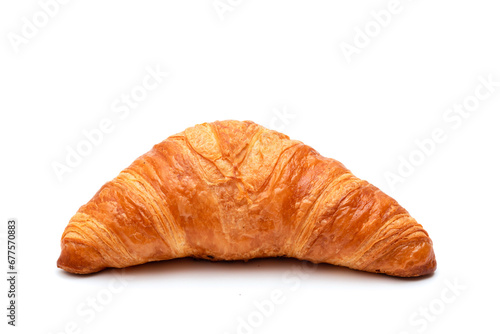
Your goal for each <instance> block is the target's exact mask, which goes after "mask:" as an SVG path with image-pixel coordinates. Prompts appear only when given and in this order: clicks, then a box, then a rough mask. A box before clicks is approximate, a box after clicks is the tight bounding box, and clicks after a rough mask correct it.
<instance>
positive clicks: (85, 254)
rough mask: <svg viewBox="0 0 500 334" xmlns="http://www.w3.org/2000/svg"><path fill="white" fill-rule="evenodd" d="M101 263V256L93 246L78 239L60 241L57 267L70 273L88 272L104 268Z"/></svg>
mask: <svg viewBox="0 0 500 334" xmlns="http://www.w3.org/2000/svg"><path fill="white" fill-rule="evenodd" d="M102 263H103V259H102V256H101V255H100V254H99V252H98V251H97V250H96V249H95V248H94V247H92V246H89V245H87V244H84V243H82V242H79V241H72V240H63V241H62V243H61V255H60V256H59V259H58V260H57V267H58V268H60V269H63V270H65V271H67V272H69V273H72V274H90V273H95V272H98V271H101V270H102V269H104V268H105V266H103V264H102Z"/></svg>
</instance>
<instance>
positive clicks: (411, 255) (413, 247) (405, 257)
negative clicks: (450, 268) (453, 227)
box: [364, 239, 437, 277]
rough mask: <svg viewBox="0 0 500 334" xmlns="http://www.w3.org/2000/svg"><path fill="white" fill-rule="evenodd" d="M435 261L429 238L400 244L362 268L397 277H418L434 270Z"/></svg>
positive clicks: (435, 266)
mask: <svg viewBox="0 0 500 334" xmlns="http://www.w3.org/2000/svg"><path fill="white" fill-rule="evenodd" d="M436 268H437V262H436V257H435V255H434V249H433V247H432V241H431V240H430V239H427V240H420V241H413V242H411V243H408V244H401V245H399V247H396V248H394V249H393V250H392V251H391V252H388V253H386V254H385V255H384V256H382V257H381V258H378V259H377V260H376V261H374V262H372V263H371V264H370V265H369V266H367V267H366V268H365V269H364V270H366V271H371V272H375V273H383V274H386V275H389V276H397V277H420V276H426V275H430V274H432V273H433V272H434V271H436Z"/></svg>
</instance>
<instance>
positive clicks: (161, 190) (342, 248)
mask: <svg viewBox="0 0 500 334" xmlns="http://www.w3.org/2000/svg"><path fill="white" fill-rule="evenodd" d="M61 248H62V252H61V256H60V258H59V260H58V262H57V265H58V267H60V268H62V269H64V270H66V271H68V272H71V273H78V274H87V273H93V272H97V271H100V270H102V269H104V268H107V267H114V268H123V267H128V266H133V265H137V264H141V263H145V262H150V261H160V260H167V259H174V258H180V257H195V258H205V259H211V260H248V259H253V258H262V257H275V256H285V257H294V258H297V259H301V260H309V261H312V262H314V263H330V264H334V265H339V266H346V267H349V268H353V269H357V270H363V271H369V272H376V273H385V274H388V275H393V276H401V277H411V276H421V275H425V274H429V273H432V272H434V270H435V269H436V260H435V257H434V252H433V248H432V241H431V239H430V238H429V236H428V234H427V232H426V231H425V230H424V229H423V228H422V226H421V225H419V224H418V223H417V222H416V221H415V219H413V218H412V217H411V216H410V215H409V214H408V212H407V211H406V210H405V209H403V208H402V207H401V206H400V205H399V204H398V203H397V202H396V201H395V200H394V199H392V198H391V197H389V196H387V195H386V194H384V193H383V192H381V191H380V190H379V189H377V188H376V187H374V186H373V185H371V184H369V183H368V182H366V181H363V180H360V179H358V178H356V177H355V176H354V175H353V174H352V173H351V172H350V171H349V170H347V169H346V168H345V167H344V166H343V165H342V164H341V163H340V162H338V161H336V160H333V159H329V158H325V157H322V156H321V155H319V154H318V153H317V152H316V151H315V150H313V149H312V148H311V147H309V146H307V145H304V144H303V143H301V142H299V141H294V140H290V139H289V138H288V137H287V136H286V135H284V134H281V133H279V132H276V131H272V130H268V129H266V128H264V127H262V126H260V125H257V124H255V123H252V122H250V121H246V122H239V121H223V122H215V123H205V124H200V125H197V126H195V127H192V128H188V129H186V130H185V131H183V132H181V133H179V134H176V135H174V136H171V137H169V138H167V139H166V140H164V141H163V142H161V143H159V144H157V145H155V146H154V147H153V149H152V150H151V151H149V152H148V153H146V154H144V155H143V156H141V157H139V158H138V159H137V160H136V161H134V162H133V163H132V165H130V166H129V167H128V168H126V169H124V170H123V171H122V172H121V173H120V174H119V175H118V176H117V177H116V178H115V179H113V180H112V181H110V182H108V183H106V184H105V185H104V186H103V187H102V188H101V189H100V190H99V191H98V192H97V193H96V194H95V196H94V197H93V198H92V199H91V200H90V201H89V202H88V203H87V204H85V205H83V206H82V207H81V208H80V209H79V210H78V212H77V213H76V214H75V215H74V216H73V217H72V218H71V220H70V222H69V224H68V226H67V227H66V229H65V231H64V234H63V236H62V240H61Z"/></svg>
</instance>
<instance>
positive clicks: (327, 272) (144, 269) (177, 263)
mask: <svg viewBox="0 0 500 334" xmlns="http://www.w3.org/2000/svg"><path fill="white" fill-rule="evenodd" d="M292 269H294V270H302V271H304V272H305V273H306V274H307V277H309V278H310V277H313V276H317V277H322V278H324V277H328V279H336V280H337V279H338V280H344V279H349V280H350V281H352V280H354V281H356V280H364V279H366V278H369V279H370V280H376V281H385V282H387V281H392V282H395V281H399V282H412V281H421V280H425V279H428V278H430V277H432V276H433V275H434V273H431V274H427V275H423V276H418V277H397V276H390V275H386V274H382V275H381V274H380V273H371V272H365V271H360V270H355V269H350V268H347V267H342V266H336V265H332V264H328V263H319V264H314V263H312V262H309V261H306V260H298V259H295V258H288V257H271V258H257V259H252V260H248V261H243V260H234V261H211V260H209V259H200V258H191V257H187V258H177V259H171V260H163V261H153V262H148V263H144V264H139V265H135V266H131V267H126V268H106V269H104V270H102V271H100V272H96V273H91V274H85V275H78V274H72V273H68V272H66V271H64V270H58V272H59V273H60V275H62V276H63V277H64V276H66V277H71V278H72V279H74V278H75V277H76V278H80V279H89V278H91V277H94V276H104V277H105V276H111V275H113V272H115V271H117V272H119V273H120V274H121V273H123V274H126V275H127V276H130V277H133V278H139V279H141V278H145V279H149V278H152V277H154V278H157V279H166V278H168V277H178V276H182V277H185V275H186V274H188V275H190V276H192V277H199V276H200V275H203V277H204V279H206V280H210V279H214V280H218V279H220V278H221V277H223V276H226V277H227V276H229V277H231V278H243V277H247V276H248V275H254V276H259V275H263V276H269V275H274V276H276V275H282V274H283V273H286V272H287V271H290V270H292Z"/></svg>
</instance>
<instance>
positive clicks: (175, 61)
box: [0, 0, 500, 334]
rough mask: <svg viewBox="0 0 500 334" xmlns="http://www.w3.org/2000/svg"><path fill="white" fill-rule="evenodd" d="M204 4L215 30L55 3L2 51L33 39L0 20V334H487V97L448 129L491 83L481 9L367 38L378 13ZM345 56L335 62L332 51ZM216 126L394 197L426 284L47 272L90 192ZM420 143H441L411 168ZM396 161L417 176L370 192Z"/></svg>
mask: <svg viewBox="0 0 500 334" xmlns="http://www.w3.org/2000/svg"><path fill="white" fill-rule="evenodd" d="M46 1H47V0H45V1H44V2H46ZM222 3H223V4H225V3H229V6H231V7H230V10H228V11H227V12H225V13H223V14H222V18H221V15H219V14H220V13H218V12H217V10H216V9H215V8H214V6H213V2H212V0H205V1H123V0H120V1H118V0H115V1H105V2H103V1H76V0H75V1H69V3H68V4H64V5H62V4H61V5H59V9H58V10H57V13H55V14H54V15H53V17H50V18H49V20H48V22H47V24H46V25H45V26H43V27H40V28H37V29H38V31H37V32H35V33H33V31H32V36H31V35H28V36H29V38H26V39H25V40H23V43H22V44H20V45H17V47H15V46H14V44H15V43H14V44H13V43H12V39H13V38H14V37H13V36H18V37H19V36H23V35H22V33H23V26H25V25H26V24H27V23H26V21H24V20H23V18H26V19H27V20H28V21H30V22H33V20H34V18H33V16H35V17H36V18H37V19H38V20H41V21H40V22H41V23H40V22H38V23H37V24H39V25H40V24H44V22H43V14H39V12H40V11H41V10H42V9H41V7H40V4H39V3H38V2H37V1H15V2H14V1H9V2H7V1H3V2H2V4H1V5H0V29H1V36H2V39H1V43H0V57H1V61H0V92H1V93H0V94H1V98H0V112H1V121H0V124H1V129H0V143H1V160H0V176H1V193H0V209H1V212H0V218H1V219H2V222H3V223H2V226H4V227H2V231H1V232H2V247H1V252H2V254H5V255H2V256H0V258H1V259H2V265H1V267H2V268H4V269H6V259H5V258H6V246H5V232H6V228H5V225H6V222H7V219H8V218H10V217H16V218H17V219H18V220H19V272H20V278H19V286H18V290H19V299H18V307H19V308H18V327H17V328H11V326H7V324H6V321H7V318H6V317H5V313H6V310H5V307H4V306H5V305H7V297H6V291H7V285H6V281H5V280H4V279H2V281H3V283H2V284H1V285H0V286H1V290H2V291H1V292H0V295H1V296H2V297H1V301H0V304H1V305H2V310H4V311H2V312H1V313H2V314H1V316H0V319H2V324H1V326H2V330H1V331H2V333H5V330H4V329H5V328H7V329H8V333H14V332H22V333H28V332H29V333H64V332H66V333H78V332H79V333H108V332H110V331H112V332H117V333H119V332H145V333H221V334H222V333H225V332H227V333H231V334H232V333H394V334H400V333H411V334H413V333H444V332H447V333H452V332H457V333H458V332H460V333H462V332H464V333H465V332H472V331H474V332H488V333H493V332H495V333H496V332H498V327H499V326H498V320H497V317H498V313H499V311H500V310H499V306H498V303H497V301H498V299H499V298H500V294H499V289H498V283H496V282H497V279H498V269H497V268H498V253H499V250H498V236H499V232H500V228H499V217H498V206H499V200H500V195H499V191H498V187H500V178H499V176H498V171H499V168H500V161H499V158H498V155H499V143H500V134H499V131H498V124H499V121H500V114H499V110H500V96H499V95H500V87H498V86H497V87H494V88H493V89H492V91H493V92H491V93H490V94H489V96H488V97H487V98H484V99H483V100H481V101H479V104H478V106H474V108H473V109H474V110H473V111H472V112H470V114H469V116H468V117H467V118H464V119H463V120H457V119H456V117H457V115H458V114H447V110H448V109H449V108H453V106H454V105H455V104H458V105H460V104H462V103H463V102H464V101H465V100H467V101H469V102H470V103H473V102H474V94H475V91H476V88H477V87H478V86H480V85H481V81H480V80H481V79H479V78H480V77H483V78H488V77H490V79H491V80H493V81H496V82H498V81H500V62H499V61H500V44H499V43H500V40H499V35H498V32H499V31H500V20H499V16H498V14H499V12H500V5H499V4H498V2H497V1H429V0H427V1H425V0H422V1H409V0H401V2H400V5H399V12H398V13H396V14H392V15H391V19H390V22H389V23H388V24H386V26H385V27H382V28H380V24H378V25H377V24H374V23H373V22H376V21H374V17H373V16H372V15H371V14H370V12H371V11H375V12H379V11H381V10H384V9H386V8H388V6H389V1H356V2H349V1H335V2H333V1H285V0H281V1H262V0H261V1H256V0H243V1H239V2H238V1H235V0H233V1H229V2H228V1H222ZM52 9H53V10H54V8H52ZM37 13H38V14H37ZM37 15H38V16H40V15H42V16H40V17H38V16H37ZM366 26H368V27H369V28H371V29H373V30H372V31H371V34H372V37H369V39H370V40H369V42H366V40H365V41H364V42H365V43H366V44H367V45H366V46H365V45H363V44H362V43H361V42H363V41H361V42H360V39H361V40H362V37H360V36H359V30H358V29H361V30H363V29H365V28H366ZM377 27H379V28H380V31H377ZM24 29H25V30H26V29H27V28H26V27H25V28H24ZM28 30H29V29H28ZM25 33H26V31H25ZM23 38H24V37H23ZM356 38H358V40H357V43H358V44H357V45H358V46H360V47H359V48H357V52H358V53H356V54H353V55H352V57H350V62H349V61H348V59H347V57H346V56H345V55H344V54H343V52H342V49H341V46H342V45H344V47H345V45H346V44H350V45H353V46H354V47H355V46H356V45H355V44H354V40H355V39H356ZM342 43H345V44H342ZM360 43H361V44H360ZM16 49H17V52H16ZM148 67H149V68H152V69H154V68H157V67H158V68H160V69H161V70H162V71H168V73H169V75H168V77H167V78H165V79H164V80H163V82H162V83H161V84H160V85H159V86H158V87H157V88H156V89H154V90H152V91H150V92H148V94H147V97H146V98H145V99H144V101H141V102H140V103H139V104H138V106H137V107H136V108H134V109H131V110H130V113H129V114H128V115H127V116H126V117H125V116H124V114H123V113H115V112H114V109H113V107H112V105H113V103H116V100H117V99H118V101H119V99H120V97H121V96H122V94H130V93H131V91H132V90H133V89H136V90H137V89H138V88H137V87H138V86H140V85H141V83H142V80H143V79H144V77H145V76H146V75H147V73H148V72H147V70H146V68H148ZM139 89H140V88H139ZM478 89H479V90H480V92H482V93H483V94H484V93H485V92H487V90H485V88H484V87H483V88H478ZM476 101H478V100H477V99H476ZM283 114H287V115H288V116H287V117H283V116H282V115H283ZM277 115H281V116H282V118H278V116H277ZM446 115H448V116H449V117H451V116H454V117H455V118H454V121H451V120H450V119H448V120H445V119H444V117H445V116H446ZM120 116H122V118H120ZM103 119H110V120H111V121H112V122H113V126H114V127H113V130H112V131H111V132H109V133H107V134H105V135H104V137H103V139H102V141H101V142H100V143H98V144H97V145H94V146H93V147H92V152H91V153H90V154H88V155H87V156H85V157H84V158H83V159H82V161H81V162H79V163H78V164H77V166H76V167H74V168H72V171H71V172H67V173H65V174H64V175H63V177H62V180H58V177H57V176H56V173H55V172H54V169H53V164H54V163H55V162H59V163H65V159H66V155H67V154H68V153H67V152H68V151H67V150H68V147H70V148H73V149H75V148H76V147H77V145H79V143H81V142H82V141H84V140H85V136H84V134H83V131H90V130H92V129H95V128H97V127H98V126H99V123H100V122H101V121H102V120H103ZM224 119H238V120H245V119H249V120H253V121H255V122H257V123H260V124H262V125H264V126H267V127H272V128H276V129H279V130H280V131H282V132H284V133H286V134H288V135H289V136H290V137H292V138H293V139H298V140H301V141H303V142H304V143H306V144H308V145H310V146H312V147H314V148H315V149H317V150H318V151H319V152H320V153H321V154H323V155H325V156H328V157H332V158H335V159H337V160H339V161H341V162H343V163H344V164H345V165H346V166H347V167H348V168H349V169H351V170H352V171H353V173H354V174H356V175H357V176H358V177H361V178H363V179H366V180H368V181H370V182H372V183H373V184H375V185H376V186H378V187H379V188H381V189H382V190H383V191H385V192H386V193H388V194H390V195H391V196H393V197H394V198H396V199H397V200H398V201H399V202H400V204H401V205H403V206H404V207H405V208H406V209H408V210H409V211H410V213H411V214H412V215H413V216H414V217H415V218H416V219H417V220H418V221H419V222H420V223H421V224H422V225H423V226H424V228H425V229H426V230H427V231H428V232H429V234H430V236H431V237H432V239H433V241H434V246H435V252H436V256H437V261H438V269H437V271H436V273H435V274H434V275H433V276H431V277H428V278H425V279H397V278H391V277H388V276H384V275H374V274H367V273H362V272H357V271H352V270H348V269H344V268H337V267H334V266H329V265H320V266H319V267H317V268H316V269H313V270H309V271H304V269H297V268H301V265H302V264H301V262H299V261H293V260H285V261H283V260H275V259H271V260H258V261H253V262H250V263H210V262H201V261H193V260H189V259H188V260H176V261H170V262H162V263H156V264H147V265H143V266H139V267H134V268H130V269H128V270H125V271H110V270H108V271H105V272H102V273H99V274H96V275H89V276H75V275H69V274H66V273H64V272H63V271H62V270H60V269H58V268H56V260H57V258H58V256H59V251H60V248H59V240H60V237H61V234H62V232H63V230H64V228H65V226H66V224H67V223H68V221H69V219H70V217H71V216H72V215H73V214H74V213H75V212H76V210H77V209H78V208H79V207H80V206H81V205H83V204H84V203H86V202H87V201H88V200H89V199H90V198H91V197H92V195H93V194H94V193H95V192H96V191H97V190H98V189H99V187H100V186H101V185H102V184H104V183H105V182H106V181H108V180H110V179H112V178H113V177H114V176H116V175H117V174H118V173H119V172H120V171H121V170H122V169H123V168H125V167H126V166H128V165H129V164H130V163H131V162H132V161H133V160H134V159H135V158H136V157H138V156H139V155H141V154H143V153H145V152H146V151H148V150H149V149H150V148H151V147H152V146H153V145H154V144H155V143H157V142H159V141H161V140H163V139H164V138H166V137H168V136H169V135H172V134H174V133H177V132H180V131H182V130H184V129H185V128H186V127H188V126H192V125H195V124H197V123H202V122H206V121H215V120H224ZM437 128H440V129H442V131H443V132H444V134H445V136H446V140H445V141H444V142H442V143H437V144H435V145H434V146H435V147H434V148H433V149H432V150H430V149H429V150H430V151H429V152H428V154H427V155H426V156H425V157H424V156H423V155H422V154H423V153H415V152H416V151H417V150H418V147H417V145H416V143H415V141H418V140H420V141H422V140H425V139H426V138H430V137H431V135H432V132H433V131H434V130H435V129H437ZM431 146H432V145H431ZM429 147H430V146H429ZM412 154H413V157H414V158H418V157H420V158H421V161H418V162H419V163H420V165H418V166H415V167H414V170H413V171H412V172H408V173H406V174H405V177H404V178H403V179H402V180H403V181H404V182H399V183H397V184H396V185H395V186H391V185H390V184H389V182H388V181H387V179H386V176H387V175H388V174H387V173H388V172H391V173H398V171H397V170H398V167H400V164H401V163H400V160H399V159H400V158H402V159H406V160H408V159H409V157H410V156H411V155H412ZM422 157H424V158H423V159H422ZM417 160H418V159H417ZM4 269H2V270H4ZM5 271H6V270H5ZM115 275H118V276H120V277H122V281H119V280H117V278H116V276H115ZM123 282H125V283H123ZM110 284H111V286H110ZM124 284H126V285H124ZM450 284H451V285H453V284H458V285H459V286H460V287H459V288H458V290H457V291H456V292H455V293H454V292H453V290H449V288H448V286H449V285H450ZM122 287H123V288H122ZM272 291H275V293H280V292H281V293H282V294H283V296H284V297H283V298H282V299H284V301H283V303H281V304H276V305H274V310H273V312H269V313H272V314H267V313H266V314H264V315H263V314H262V311H259V309H258V307H257V306H255V302H258V303H262V301H263V300H269V298H270V296H271V293H272ZM276 291H277V292H276ZM93 298H97V303H98V305H97V308H98V309H99V310H100V311H95V310H94V311H92V310H93V309H92V308H91V306H90V304H89V303H91V300H92V299H93ZM103 304H105V305H103ZM101 308H102V309H101ZM78 310H79V311H78ZM259 312H260V313H259ZM425 312H428V315H427V316H424V315H423V314H424V313H425ZM426 317H427V318H426ZM259 321H260V322H259ZM243 322H245V323H246V324H248V323H249V322H250V323H253V324H255V323H256V322H257V323H258V326H257V327H255V326H254V327H245V326H247V325H242V323H243ZM248 326H250V325H248Z"/></svg>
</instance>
